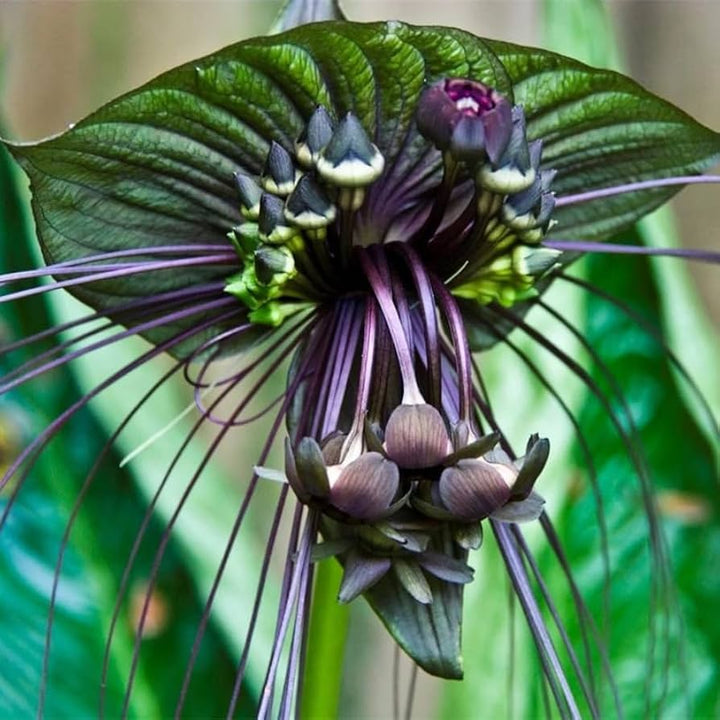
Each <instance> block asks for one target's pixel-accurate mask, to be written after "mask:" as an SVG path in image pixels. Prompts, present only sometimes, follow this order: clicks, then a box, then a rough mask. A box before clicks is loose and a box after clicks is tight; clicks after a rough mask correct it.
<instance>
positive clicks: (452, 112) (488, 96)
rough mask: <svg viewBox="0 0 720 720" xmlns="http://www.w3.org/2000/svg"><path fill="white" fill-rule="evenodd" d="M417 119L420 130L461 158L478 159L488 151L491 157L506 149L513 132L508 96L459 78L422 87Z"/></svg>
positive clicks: (442, 147) (439, 146) (436, 143)
mask: <svg viewBox="0 0 720 720" xmlns="http://www.w3.org/2000/svg"><path fill="white" fill-rule="evenodd" d="M416 121H417V125H418V129H419V130H420V133H421V134H422V135H424V136H425V137H426V138H428V139H429V140H430V141H432V142H433V143H434V144H435V146H436V147H437V148H439V149H440V150H449V151H450V152H451V153H452V154H453V155H456V156H457V157H459V158H461V159H464V160H478V159H480V158H482V157H484V156H485V155H486V154H487V155H488V156H489V157H490V159H491V161H494V160H495V159H497V158H498V157H499V156H500V155H501V154H502V152H503V151H504V150H505V147H506V146H507V144H508V142H509V140H510V134H511V132H512V110H511V106H510V103H509V102H508V100H507V99H506V98H505V97H503V96H502V95H500V93H498V92H497V91H496V90H494V89H493V88H491V87H488V86H487V85H483V84H482V83H479V82H475V81H473V80H464V79H459V78H451V79H447V80H443V81H441V82H440V83H437V84H435V85H433V86H431V87H430V88H428V89H427V90H425V92H424V93H423V95H422V97H421V98H420V101H419V103H418V108H417V113H416Z"/></svg>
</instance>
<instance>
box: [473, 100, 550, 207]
mask: <svg viewBox="0 0 720 720" xmlns="http://www.w3.org/2000/svg"><path fill="white" fill-rule="evenodd" d="M534 148H535V150H534V155H533V158H534V157H535V156H537V162H538V163H539V152H540V150H541V146H539V145H534ZM533 158H531V155H530V148H529V147H528V142H527V135H526V130H525V112H524V111H523V109H522V107H520V106H519V105H516V106H515V107H513V109H512V132H511V133H510V139H509V141H508V143H507V145H506V147H505V149H504V150H503V151H502V153H501V154H500V155H499V157H498V158H497V160H496V161H493V162H491V164H489V165H483V166H482V167H481V168H480V171H479V173H478V176H477V181H478V183H479V184H480V186H481V187H483V188H484V189H486V190H489V191H490V192H494V193H498V194H500V195H510V194H512V193H518V192H520V191H522V190H525V189H527V188H529V187H530V186H531V185H532V183H533V181H534V180H535V176H536V174H537V173H536V166H534V165H533V163H532V159H533Z"/></svg>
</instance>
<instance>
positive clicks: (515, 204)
mask: <svg viewBox="0 0 720 720" xmlns="http://www.w3.org/2000/svg"><path fill="white" fill-rule="evenodd" d="M555 175H556V172H555V171H554V170H542V171H541V172H540V173H538V174H537V175H536V176H535V180H534V181H533V183H532V185H530V187H529V188H527V189H525V190H523V191H522V192H519V193H515V194H513V195H510V196H509V197H508V198H507V200H506V201H505V203H504V205H503V220H504V221H505V223H506V224H507V225H508V226H509V227H511V228H512V229H513V230H518V231H524V230H533V229H535V228H543V229H544V228H545V227H546V226H547V224H548V222H549V221H550V217H551V215H552V211H553V210H554V208H555V197H554V195H553V194H552V193H551V192H550V186H551V184H552V181H553V179H554V177H555ZM538 239H539V238H538Z"/></svg>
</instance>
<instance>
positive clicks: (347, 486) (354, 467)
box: [328, 452, 400, 520]
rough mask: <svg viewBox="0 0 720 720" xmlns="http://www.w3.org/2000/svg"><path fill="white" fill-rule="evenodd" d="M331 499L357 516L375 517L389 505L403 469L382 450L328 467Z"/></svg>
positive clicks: (348, 513) (342, 509)
mask: <svg viewBox="0 0 720 720" xmlns="http://www.w3.org/2000/svg"><path fill="white" fill-rule="evenodd" d="M328 477H329V479H330V502H331V503H332V504H333V505H334V506H335V507H336V508H337V509H338V510H341V511H342V512H344V513H346V514H347V515H349V516H350V517H352V518H355V519H356V520H374V519H377V518H379V517H381V516H382V514H383V513H384V512H385V511H386V510H387V509H388V508H389V507H390V505H391V503H392V501H393V499H394V497H395V495H396V494H397V491H398V486H399V483H400V473H399V471H398V468H397V465H395V463H393V462H390V461H389V460H386V459H385V458H384V457H383V456H382V455H381V454H380V453H376V452H366V453H363V454H362V455H361V456H360V457H359V458H357V459H356V460H353V461H352V462H351V463H349V464H348V465H334V466H332V467H330V468H328Z"/></svg>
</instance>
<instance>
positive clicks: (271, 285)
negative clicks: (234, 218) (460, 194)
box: [226, 106, 385, 325]
mask: <svg viewBox="0 0 720 720" xmlns="http://www.w3.org/2000/svg"><path fill="white" fill-rule="evenodd" d="M384 165H385V161H384V158H383V156H382V154H381V153H380V151H379V150H378V148H377V147H376V146H375V145H374V144H373V143H372V142H371V141H370V138H369V137H368V135H367V133H366V131H365V129H364V128H363V126H362V125H361V123H360V121H359V120H358V118H357V117H356V116H355V115H353V114H352V113H347V114H346V115H345V116H344V117H343V118H342V119H341V120H340V122H339V123H337V124H336V123H335V122H333V120H332V118H331V117H330V115H329V113H328V112H327V110H326V109H325V108H324V107H322V106H318V107H317V108H316V110H315V112H314V113H313V114H312V116H311V117H310V119H309V121H308V123H307V126H306V127H305V129H304V131H303V132H302V133H301V135H300V137H299V138H298V139H297V141H296V142H295V146H294V148H293V149H292V152H291V151H290V150H288V149H286V148H284V147H283V146H282V145H280V144H279V143H277V142H275V141H273V142H272V143H271V144H270V148H269V151H268V154H267V158H266V161H265V167H264V169H263V171H262V174H261V175H260V177H259V178H251V177H250V176H248V175H244V174H242V173H237V174H236V176H235V181H236V186H237V191H238V194H239V197H240V204H241V212H242V215H243V217H244V219H245V222H244V223H242V224H240V225H238V226H237V227H235V228H233V230H232V232H231V233H230V234H229V237H230V239H231V241H232V242H233V244H234V245H235V247H236V249H237V251H238V255H239V257H240V260H241V264H242V270H241V271H240V272H239V273H238V274H236V275H234V276H233V277H231V278H229V280H228V284H227V286H226V290H227V292H229V293H232V294H233V295H235V296H236V297H238V298H239V299H240V300H242V302H243V303H244V304H245V305H246V306H247V307H248V308H249V310H250V311H251V312H250V320H251V321H253V322H257V323H262V324H269V325H278V324H280V323H281V322H282V321H283V319H284V318H285V316H286V315H287V314H289V313H291V312H294V310H295V309H296V308H297V307H298V305H297V304H293V303H292V302H290V303H287V302H284V303H283V302H279V301H278V300H279V299H280V298H284V299H288V298H290V299H292V298H296V299H297V300H298V301H307V300H311V301H318V300H320V299H322V297H323V291H329V290H330V289H331V288H330V283H329V282H328V281H329V276H331V275H333V274H335V273H337V272H338V271H339V270H340V265H339V264H338V258H339V257H340V256H341V255H342V248H341V247H340V245H341V244H342V243H343V242H345V243H347V242H350V243H351V242H352V237H351V235H350V237H348V236H347V233H345V237H343V231H342V227H341V223H340V220H341V218H342V216H343V214H345V217H346V218H347V217H348V214H350V215H351V214H352V213H353V212H354V211H356V210H358V209H359V208H360V207H361V206H362V203H363V200H364V198H365V192H366V188H367V187H368V185H370V184H371V183H373V182H374V181H375V180H377V178H378V177H380V175H381V174H382V171H383V168H384ZM336 221H337V224H336ZM346 250H347V249H346Z"/></svg>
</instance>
